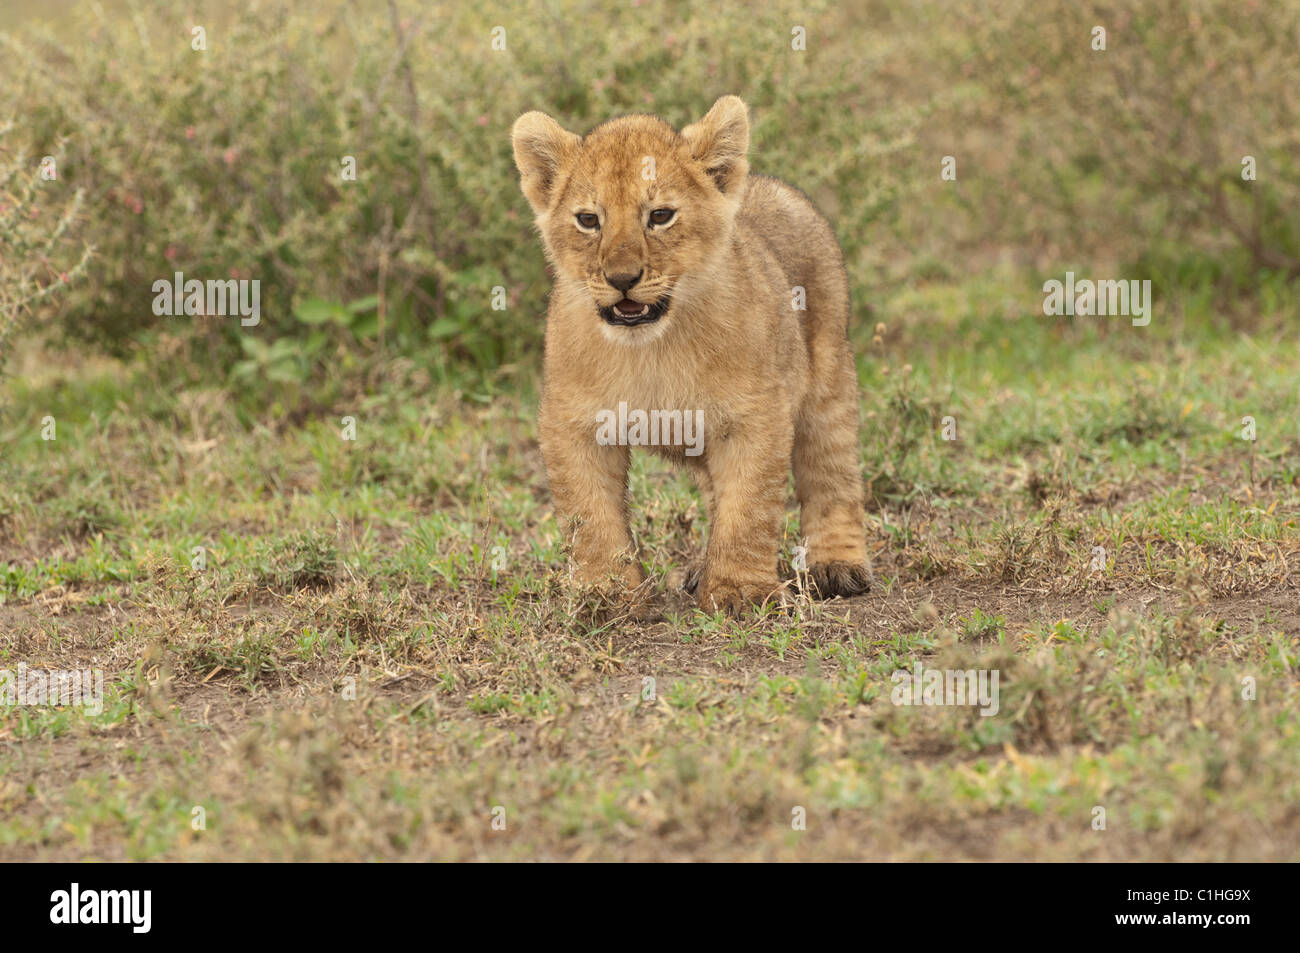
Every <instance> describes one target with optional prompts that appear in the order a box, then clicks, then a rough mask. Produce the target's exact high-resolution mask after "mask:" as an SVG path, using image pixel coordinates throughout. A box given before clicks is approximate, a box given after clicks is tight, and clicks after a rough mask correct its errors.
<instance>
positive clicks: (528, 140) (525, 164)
mask: <svg viewBox="0 0 1300 953" xmlns="http://www.w3.org/2000/svg"><path fill="white" fill-rule="evenodd" d="M512 138H513V140H514V151H515V165H517V166H518V167H519V175H520V185H521V188H522V189H523V192H524V196H525V197H526V198H527V199H528V204H529V205H531V206H532V208H533V212H534V213H536V216H537V228H538V230H539V231H540V232H541V235H542V243H543V245H544V246H545V248H546V253H547V256H548V257H549V258H550V260H551V262H552V264H553V265H554V268H555V273H556V281H557V282H572V283H573V284H574V285H576V286H577V287H578V288H580V289H585V292H586V293H587V294H589V295H590V297H591V300H592V304H593V313H594V314H598V315H599V317H600V319H601V320H603V322H604V326H605V329H606V331H607V333H610V334H616V335H617V336H618V337H619V338H620V339H621V340H628V341H631V340H636V339H638V338H641V339H644V338H645V337H646V336H647V334H648V335H650V336H657V334H658V333H659V329H661V328H662V327H663V326H664V325H665V324H666V323H667V322H668V321H670V320H671V317H672V315H673V309H674V306H675V305H676V306H677V307H679V308H680V307H683V306H686V305H688V304H689V300H690V297H691V295H692V293H693V291H694V290H695V289H697V288H702V287H704V286H706V285H707V273H708V270H709V269H710V268H711V267H712V266H713V262H714V261H715V259H716V258H717V253H718V252H720V251H721V250H722V249H724V248H725V246H726V243H727V241H728V239H729V237H730V233H731V226H732V222H733V220H734V218H735V214H736V209H737V208H738V207H739V197H740V194H741V192H742V190H743V186H744V182H745V176H746V174H747V173H748V171H749V165H748V163H747V162H746V160H745V154H746V152H747V151H748V149H749V117H748V114H747V112H746V109H745V104H744V103H743V102H741V101H740V99H738V98H737V97H735V96H723V97H722V98H721V99H719V100H718V101H717V102H716V103H714V105H713V108H712V109H710V110H709V112H708V114H707V115H706V116H705V117H704V118H703V119H701V120H700V121H699V122H697V123H693V124H692V125H689V126H687V127H686V128H685V129H683V130H682V131H681V132H678V131H676V130H675V129H673V128H672V127H671V126H669V125H668V124H667V123H666V122H664V121H663V120H662V119H658V118H656V117H654V116H624V117H621V118H618V119H612V120H610V121H609V122H606V123H604V124H603V125H600V126H597V127H596V128H595V129H593V130H592V131H591V132H589V133H587V135H585V136H578V135H575V134H574V133H572V132H567V131H566V130H565V129H563V128H562V127H561V126H560V125H559V124H558V123H557V122H556V121H555V120H554V119H552V118H551V117H550V116H548V115H546V114H545V113H541V112H530V113H525V114H524V115H522V116H520V117H519V119H518V120H517V121H516V122H515V125H514V130H513V132H512ZM691 279H696V280H695V281H692V280H691ZM700 279H705V280H700ZM594 320H595V319H594V318H593V321H594ZM647 327H654V328H655V329H656V330H654V331H652V332H650V331H641V332H638V331H636V330H635V329H637V328H647Z"/></svg>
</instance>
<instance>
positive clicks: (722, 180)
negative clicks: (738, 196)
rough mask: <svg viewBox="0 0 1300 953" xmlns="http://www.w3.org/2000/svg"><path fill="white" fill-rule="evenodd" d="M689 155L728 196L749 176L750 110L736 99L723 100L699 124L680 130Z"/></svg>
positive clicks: (715, 104) (714, 105)
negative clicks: (747, 157) (747, 158)
mask: <svg viewBox="0 0 1300 953" xmlns="http://www.w3.org/2000/svg"><path fill="white" fill-rule="evenodd" d="M682 138H683V139H685V140H686V145H687V146H688V147H689V148H690V150H691V155H692V156H694V157H695V159H696V160H697V161H698V162H700V163H701V164H703V166H704V168H705V171H707V172H708V173H709V175H710V176H711V177H712V178H713V181H714V182H716V183H717V184H718V191H720V192H731V191H734V189H735V187H736V186H737V185H739V184H740V183H741V182H742V181H743V180H744V178H745V176H746V175H747V174H748V173H749V162H748V161H747V160H746V159H745V154H746V153H747V152H749V110H748V109H747V108H746V107H745V104H744V102H742V101H741V99H740V97H739V96H723V97H722V98H721V99H719V100H718V101H717V102H716V103H714V104H713V108H712V109H710V110H709V111H708V113H706V114H705V116H704V118H703V119H701V120H700V121H699V122H696V123H692V124H691V125H689V126H687V127H686V128H685V129H683V130H682Z"/></svg>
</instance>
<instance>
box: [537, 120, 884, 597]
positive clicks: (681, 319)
mask: <svg viewBox="0 0 1300 953" xmlns="http://www.w3.org/2000/svg"><path fill="white" fill-rule="evenodd" d="M512 137H513V140H514V155H515V164H516V165H517V166H518V167H519V173H520V180H521V181H520V185H521V188H522V189H523V193H524V196H525V197H526V198H527V199H528V203H529V205H531V206H532V209H533V211H534V212H535V213H536V220H537V229H538V231H539V232H540V233H541V237H542V245H543V247H544V249H545V251H546V257H547V259H548V260H549V262H550V264H551V266H552V271H553V273H554V276H555V284H554V287H553V288H552V291H551V299H550V310H549V313H548V317H547V323H546V355H545V362H544V363H545V371H544V384H543V393H542V402H541V415H540V432H541V447H542V455H543V457H544V459H545V461H546V471H547V475H548V477H549V479H550V484H551V491H552V494H553V495H554V498H555V507H556V511H557V515H558V516H559V517H560V519H561V523H562V526H564V527H565V529H566V532H567V533H568V534H569V538H570V539H571V541H572V546H573V557H574V561H575V563H576V576H577V579H578V580H579V581H580V582H584V583H590V584H599V583H603V582H605V581H607V580H611V579H613V578H618V579H621V580H622V582H623V583H624V584H626V585H627V586H629V587H636V586H639V585H640V584H641V583H642V582H643V581H644V578H645V577H644V573H643V572H642V570H641V566H640V564H639V563H638V562H637V560H636V558H635V552H634V550H633V542H632V536H631V533H630V532H629V530H628V513H627V501H626V494H627V470H628V460H629V448H630V446H633V445H642V446H651V447H652V448H653V449H654V450H655V451H656V452H658V453H661V454H663V455H665V456H667V457H669V458H671V459H674V460H677V461H678V462H680V463H682V464H684V465H685V466H687V467H688V468H689V469H690V470H691V472H692V473H693V475H694V477H695V479H696V480H697V481H698V484H699V487H700V490H701V493H702V495H703V498H704V501H705V505H706V507H707V512H708V521H709V541H708V547H707V550H706V553H705V558H704V563H703V566H702V568H701V569H700V570H699V571H698V572H697V573H693V574H692V575H693V577H694V582H693V584H694V588H695V592H696V595H697V598H698V600H699V604H700V606H701V607H702V608H704V609H706V610H715V609H724V610H727V611H729V612H733V613H734V612H741V611H744V609H745V608H746V607H747V606H748V605H750V604H752V603H756V602H763V601H764V600H766V599H767V598H768V597H769V596H772V595H773V594H774V593H776V592H778V590H779V589H780V583H779V581H778V579H777V552H778V549H779V546H780V542H781V531H782V523H783V515H784V509H785V492H786V474H787V472H788V470H789V468H790V465H791V461H793V465H794V482H795V492H796V494H797V496H798V498H799V503H800V507H801V520H802V533H803V535H804V536H805V537H806V539H807V544H806V545H807V556H806V560H807V568H808V572H809V576H810V578H811V580H812V584H813V587H814V588H815V590H816V592H817V593H819V594H820V595H821V596H823V597H830V596H835V595H853V594H855V593H859V592H864V591H865V590H866V589H867V588H868V585H869V574H868V569H867V553H866V538H865V537H866V533H865V511H864V504H863V487H862V478H861V474H860V472H859V469H858V394H857V372H856V369H855V365H854V360H853V352H852V348H851V346H850V344H849V341H848V330H847V329H848V318H849V289H848V276H847V274H846V272H845V270H844V259H843V256H842V255H841V254H840V249H839V245H838V243H837V242H836V240H835V236H834V234H833V233H832V231H831V228H830V226H829V225H828V224H827V222H826V220H825V219H823V218H822V217H821V215H819V214H818V213H817V211H816V210H815V209H814V208H813V207H812V205H811V204H810V203H809V201H808V199H807V198H806V197H805V196H804V195H803V194H802V193H801V192H799V191H797V190H796V189H793V188H791V187H790V186H788V185H786V184H785V183H783V182H780V181H778V180H776V179H771V178H765V177H759V176H750V175H749V174H748V173H749V164H748V162H747V161H746V153H747V152H748V150H749V116H748V113H747V110H746V107H745V104H744V103H743V102H741V101H740V99H738V98H737V97H735V96H723V97H722V98H721V99H719V100H718V101H717V102H716V103H715V104H714V106H713V108H712V109H710V110H709V112H708V114H707V115H706V116H705V117H704V118H703V119H701V120H700V121H699V122H697V123H694V124H692V125H689V126H687V127H686V128H685V129H683V130H681V132H678V131H676V130H674V129H673V128H672V127H671V126H669V125H668V124H667V123H665V122H664V121H663V120H662V119H659V118H657V117H655V116H625V117H621V118H618V119H612V120H610V121H609V122H606V123H604V124H602V125H600V126H597V127H596V128H595V129H593V130H592V131H591V132H589V133H587V135H585V136H578V135H576V134H574V133H572V132H567V131H566V130H564V129H563V128H561V127H560V126H559V124H557V123H556V122H555V120H553V119H551V118H550V117H549V116H547V115H546V114H545V113H540V112H530V113H526V114H525V115H523V116H521V117H520V118H519V119H518V120H517V121H516V122H515V125H514V130H513V133H512ZM683 419H684V420H685V422H686V423H688V424H689V423H696V424H697V425H698V426H697V428H696V430H697V431H698V432H697V434H695V436H696V437H699V438H702V439H696V440H695V441H693V443H692V445H688V441H687V439H686V437H685V433H686V427H685V426H683V425H682V424H681V421H682V420H683ZM647 420H648V421H649V427H648V428H647V425H646V424H647ZM647 429H648V430H649V431H650V433H648V434H647V432H646V431H647Z"/></svg>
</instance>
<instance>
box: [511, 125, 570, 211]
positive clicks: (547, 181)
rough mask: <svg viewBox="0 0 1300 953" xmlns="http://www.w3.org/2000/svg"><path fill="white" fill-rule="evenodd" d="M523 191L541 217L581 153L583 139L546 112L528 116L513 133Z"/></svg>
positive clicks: (520, 184)
mask: <svg viewBox="0 0 1300 953" xmlns="http://www.w3.org/2000/svg"><path fill="white" fill-rule="evenodd" d="M510 138H511V141H512V142H513V143H514V147H515V165H516V166H517V167H518V168H519V187H520V188H521V189H523V192H524V198H526V199H528V204H529V205H531V206H532V207H533V211H534V212H536V213H537V214H538V215H541V214H542V213H543V212H545V211H546V210H547V208H549V207H550V201H551V190H552V189H554V188H555V180H556V179H557V178H558V176H559V173H560V170H561V169H562V168H564V166H565V165H566V164H567V163H568V162H569V160H570V159H572V158H573V156H574V155H575V154H576V153H577V151H578V143H579V141H580V139H579V137H578V136H576V135H574V134H573V133H571V132H568V131H566V130H565V129H564V128H563V127H562V126H561V125H560V124H559V123H558V122H556V121H555V120H554V119H552V118H551V117H550V116H548V115H546V113H543V112H536V111H533V112H529V113H524V114H523V115H522V116H520V117H519V118H518V119H516V120H515V126H514V128H513V129H512V130H511V131H510Z"/></svg>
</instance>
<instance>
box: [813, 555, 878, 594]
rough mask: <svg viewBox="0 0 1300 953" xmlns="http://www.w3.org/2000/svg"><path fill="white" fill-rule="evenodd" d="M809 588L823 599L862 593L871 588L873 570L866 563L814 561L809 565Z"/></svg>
mask: <svg viewBox="0 0 1300 953" xmlns="http://www.w3.org/2000/svg"><path fill="white" fill-rule="evenodd" d="M808 588H809V589H810V590H811V594H812V595H814V596H817V597H818V598H821V599H833V598H835V597H836V596H857V595H861V594H862V593H864V592H866V591H868V590H869V589H870V588H871V571H870V570H869V569H867V567H866V564H865V563H850V562H843V561H840V560H834V561H832V562H825V563H814V564H813V565H811V566H809V567H808Z"/></svg>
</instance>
